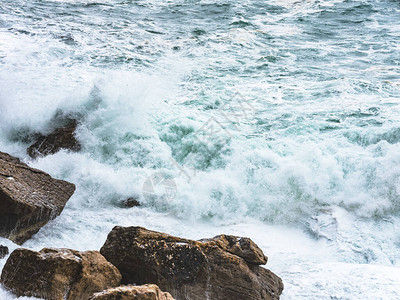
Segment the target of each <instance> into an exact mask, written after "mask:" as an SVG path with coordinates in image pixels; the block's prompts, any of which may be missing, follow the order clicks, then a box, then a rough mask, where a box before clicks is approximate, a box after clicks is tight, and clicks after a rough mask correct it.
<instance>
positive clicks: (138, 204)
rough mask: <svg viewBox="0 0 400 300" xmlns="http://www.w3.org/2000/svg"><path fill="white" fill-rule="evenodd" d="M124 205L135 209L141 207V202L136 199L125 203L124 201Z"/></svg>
mask: <svg viewBox="0 0 400 300" xmlns="http://www.w3.org/2000/svg"><path fill="white" fill-rule="evenodd" d="M122 204H123V206H124V207H129V208H130V207H135V206H140V202H139V201H138V200H136V199H135V198H128V199H126V200H124V201H122Z"/></svg>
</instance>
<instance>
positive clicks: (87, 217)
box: [0, 0, 400, 300]
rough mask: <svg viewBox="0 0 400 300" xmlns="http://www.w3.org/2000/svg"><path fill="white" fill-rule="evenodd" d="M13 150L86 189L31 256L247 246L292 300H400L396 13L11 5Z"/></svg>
mask: <svg viewBox="0 0 400 300" xmlns="http://www.w3.org/2000/svg"><path fill="white" fill-rule="evenodd" d="M71 117H72V118H76V119H78V121H79V126H78V129H77V138H78V140H79V141H80V142H81V144H82V151H81V152H79V153H71V152H67V151H61V152H59V153H56V154H54V155H50V156H47V157H43V158H39V159H37V160H33V159H31V158H29V157H28V156H27V154H26V148H27V147H28V146H29V145H30V144H31V143H32V142H33V135H34V134H35V133H38V132H40V133H43V134H46V133H49V132H51V130H52V129H54V128H56V127H57V126H58V125H60V124H62V123H63V122H64V121H65V119H66V118H71ZM0 150H1V151H4V152H8V153H10V154H12V155H15V156H18V157H20V158H21V159H23V160H24V161H25V162H26V163H28V164H29V165H31V166H34V167H36V168H39V169H42V170H44V171H46V172H48V173H50V174H51V175H52V176H54V177H56V178H61V179H64V180H67V181H70V182H73V183H74V184H76V186H77V190H76V193H75V194H74V196H73V197H72V198H71V199H70V201H69V202H68V203H67V205H66V207H65V209H64V211H63V213H62V214H61V216H59V217H58V218H57V219H55V220H54V221H51V222H50V223H49V224H47V225H46V226H45V227H43V228H42V229H41V230H40V232H39V233H38V234H36V235H35V236H34V237H33V238H32V239H31V240H29V241H27V242H26V243H25V244H24V247H29V248H32V249H41V248H43V247H49V246H50V247H68V248H74V249H78V250H88V249H99V248H100V247H101V246H102V244H103V243H104V241H105V239H106V236H107V234H108V232H109V231H110V230H111V228H112V227H113V226H114V225H123V226H130V225H140V226H144V227H147V228H149V229H153V230H159V231H163V232H167V233H170V234H174V235H179V236H183V237H188V238H194V239H198V238H203V237H211V236H214V235H217V234H220V233H226V234H235V235H242V236H248V237H251V238H252V239H253V240H254V241H255V242H256V243H258V244H259V245H260V247H261V248H262V249H263V250H264V252H265V254H266V255H267V256H268V257H269V262H268V265H267V267H268V268H270V269H271V270H272V271H274V272H275V273H277V274H278V275H279V276H281V277H282V279H283V281H284V284H285V290H284V293H283V295H282V299H400V280H399V278H400V2H399V1H395V0H392V1H389V0H380V1H378V0H360V1H350V0H329V1H328V0H321V1H318V0H280V1H278V0H276V1H273V0H271V1H262V0H246V1H243V0H241V1H239V0H231V1H227V0H225V1H218V0H217V1H208V0H191V1H189V0H170V1H161V0H146V1H144V0H143V1H141V0H139V1H129V0H119V1H117V0H98V1H89V0H70V1H68V0H53V1H47V0H30V1H21V0H2V1H1V2H0ZM127 198H135V199H138V200H139V201H140V202H141V203H142V204H143V206H142V207H134V208H124V207H123V205H121V202H122V201H123V200H125V199H127ZM0 243H1V244H6V245H8V246H9V247H10V248H11V249H14V248H15V247H16V245H15V244H12V243H11V242H10V241H7V240H5V239H0ZM4 262H5V260H2V261H0V269H1V268H2V266H3V264H4ZM13 298H14V296H13V295H12V294H10V293H9V292H7V291H6V290H4V289H3V288H0V299H2V300H3V299H13ZM26 299H28V298H26ZM211 300H212V299H211Z"/></svg>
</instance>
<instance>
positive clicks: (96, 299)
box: [89, 284, 174, 300]
mask: <svg viewBox="0 0 400 300" xmlns="http://www.w3.org/2000/svg"><path fill="white" fill-rule="evenodd" d="M89 300H174V298H172V296H171V294H170V293H167V292H163V291H161V290H160V288H159V287H158V286H156V285H155V284H145V285H140V286H134V285H125V286H119V287H116V288H111V289H108V290H105V291H102V292H99V293H96V294H94V295H93V296H92V297H90V299H89Z"/></svg>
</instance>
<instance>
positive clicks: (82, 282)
mask: <svg viewBox="0 0 400 300" xmlns="http://www.w3.org/2000/svg"><path fill="white" fill-rule="evenodd" d="M120 282H121V274H120V272H119V271H118V269H117V268H115V267H114V266H113V265H112V264H111V263H109V262H108V261H107V260H106V259H105V258H104V257H103V256H102V255H101V254H100V253H99V252H98V251H86V252H79V251H75V250H70V249H52V248H45V249H42V250H41V251H40V252H36V251H32V250H29V249H23V248H20V249H17V250H15V251H13V252H12V253H11V254H10V257H9V258H8V260H7V262H6V264H5V266H4V268H3V272H2V274H1V283H2V284H3V285H4V286H5V287H6V288H8V289H9V290H11V292H13V293H14V294H16V295H17V296H29V297H38V298H43V299H48V300H87V299H88V298H89V297H90V296H92V295H93V293H96V292H99V291H102V290H105V289H107V288H110V287H115V286H118V285H119V284H120Z"/></svg>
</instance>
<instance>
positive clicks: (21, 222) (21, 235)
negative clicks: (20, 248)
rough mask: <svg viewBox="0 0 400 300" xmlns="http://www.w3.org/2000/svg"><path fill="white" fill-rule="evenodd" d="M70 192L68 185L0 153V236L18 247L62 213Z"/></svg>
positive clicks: (71, 190) (73, 186)
mask: <svg viewBox="0 0 400 300" xmlns="http://www.w3.org/2000/svg"><path fill="white" fill-rule="evenodd" d="M74 191H75V185H73V184H72V183H69V182H66V181H62V180H57V179H54V178H52V177H51V176H50V175H49V174H47V173H45V172H42V171H40V170H37V169H33V168H30V167H29V166H28V165H26V164H24V163H22V162H21V161H20V160H19V159H18V158H15V157H12V156H10V155H8V154H7V153H3V152H0V236H2V237H6V238H8V239H10V240H12V241H14V242H15V243H17V244H22V243H23V242H25V241H26V240H27V239H29V238H30V237H31V236H32V235H33V234H35V233H36V232H38V231H39V229H40V228H41V227H42V226H44V225H45V224H46V223H47V222H48V221H49V220H52V219H54V218H55V217H57V216H58V215H59V214H60V213H61V212H62V210H63V208H64V206H65V204H66V203H67V201H68V199H69V198H70V197H71V196H72V194H73V193H74Z"/></svg>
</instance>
